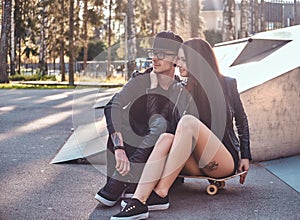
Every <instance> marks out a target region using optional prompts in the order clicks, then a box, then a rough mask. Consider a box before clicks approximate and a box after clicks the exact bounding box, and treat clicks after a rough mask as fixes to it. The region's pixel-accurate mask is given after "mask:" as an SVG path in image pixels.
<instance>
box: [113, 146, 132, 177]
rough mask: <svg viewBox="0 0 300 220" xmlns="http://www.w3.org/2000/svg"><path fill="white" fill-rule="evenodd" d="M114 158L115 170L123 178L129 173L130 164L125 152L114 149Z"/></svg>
mask: <svg viewBox="0 0 300 220" xmlns="http://www.w3.org/2000/svg"><path fill="white" fill-rule="evenodd" d="M115 158H116V167H115V168H116V170H117V171H118V172H119V173H120V174H121V175H122V176H125V175H126V174H128V173H129V171H130V163H129V160H128V157H127V155H126V152H125V150H123V149H116V150H115Z"/></svg>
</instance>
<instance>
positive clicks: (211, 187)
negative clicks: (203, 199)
mask: <svg viewBox="0 0 300 220" xmlns="http://www.w3.org/2000/svg"><path fill="white" fill-rule="evenodd" d="M206 192H207V194H208V195H210V196H213V195H215V194H217V192H218V187H217V186H216V185H213V184H211V185H209V186H208V187H207V188H206Z"/></svg>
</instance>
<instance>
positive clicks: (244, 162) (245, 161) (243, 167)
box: [238, 159, 250, 184]
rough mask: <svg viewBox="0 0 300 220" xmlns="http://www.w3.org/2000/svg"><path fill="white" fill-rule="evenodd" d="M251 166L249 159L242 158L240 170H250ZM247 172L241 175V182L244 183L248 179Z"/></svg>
mask: <svg viewBox="0 0 300 220" xmlns="http://www.w3.org/2000/svg"><path fill="white" fill-rule="evenodd" d="M249 167H250V162H249V159H241V160H240V163H239V169H238V171H239V172H243V171H248V170H249ZM246 176H247V173H245V174H243V175H241V177H240V184H244V182H245V180H246Z"/></svg>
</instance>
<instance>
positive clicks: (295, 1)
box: [294, 0, 299, 25]
mask: <svg viewBox="0 0 300 220" xmlns="http://www.w3.org/2000/svg"><path fill="white" fill-rule="evenodd" d="M298 19H299V16H298V14H297V0H294V25H297V24H299V21H298Z"/></svg>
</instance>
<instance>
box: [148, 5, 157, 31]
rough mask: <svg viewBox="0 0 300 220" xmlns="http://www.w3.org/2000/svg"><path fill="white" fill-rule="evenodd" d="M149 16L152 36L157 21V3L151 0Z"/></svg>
mask: <svg viewBox="0 0 300 220" xmlns="http://www.w3.org/2000/svg"><path fill="white" fill-rule="evenodd" d="M151 8H152V10H151V14H150V18H151V33H152V34H154V33H155V32H156V31H155V26H156V22H157V20H158V2H157V0H151Z"/></svg>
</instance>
